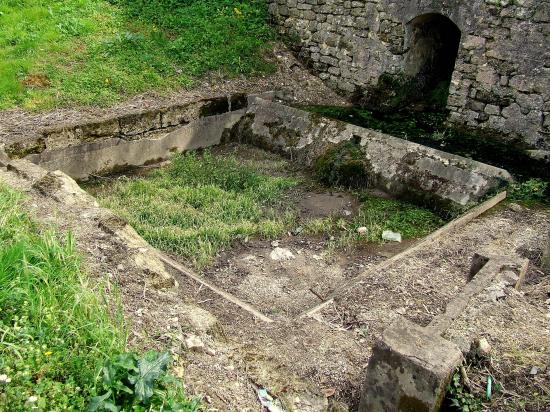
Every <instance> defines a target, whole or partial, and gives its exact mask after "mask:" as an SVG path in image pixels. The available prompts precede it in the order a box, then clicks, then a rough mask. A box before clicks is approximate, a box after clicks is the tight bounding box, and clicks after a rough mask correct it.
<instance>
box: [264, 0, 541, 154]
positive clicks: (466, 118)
mask: <svg viewBox="0 0 550 412" xmlns="http://www.w3.org/2000/svg"><path fill="white" fill-rule="evenodd" d="M270 11H271V15H272V18H273V21H274V23H275V24H276V25H277V27H278V28H279V31H280V32H281V33H283V34H284V35H285V36H286V37H287V39H288V42H289V44H290V45H291V47H293V48H294V49H295V50H296V52H297V53H298V54H299V56H300V57H301V58H302V59H304V61H307V62H308V64H309V66H310V67H311V69H312V70H313V71H315V72H316V73H318V75H319V76H320V77H321V79H324V80H325V81H326V82H327V83H328V84H329V85H330V86H332V87H333V88H334V89H337V90H339V91H340V92H342V93H345V94H347V95H349V96H352V97H354V98H356V99H358V101H359V102H360V103H361V104H364V105H366V106H369V105H371V106H374V107H380V105H381V104H382V105H384V104H387V105H388V108H390V109H391V108H395V107H402V106H403V105H407V104H408V103H410V102H411V101H414V100H418V98H421V97H426V94H427V93H429V92H434V93H436V94H438V95H439V97H441V95H442V94H443V98H444V99H445V98H446V96H445V94H446V93H447V92H448V93H449V96H448V99H447V100H446V106H447V109H448V110H449V111H450V114H449V121H450V122H451V123H452V124H454V125H455V126H457V127H467V128H475V129H476V130H478V131H479V130H483V131H486V132H488V133H489V134H490V133H491V132H492V134H493V135H494V136H497V137H498V138H508V139H517V140H519V141H521V142H522V143H523V144H525V145H526V146H528V147H529V148H530V149H532V150H548V149H550V112H549V111H548V104H549V102H550V86H549V84H550V82H549V81H548V79H549V70H550V68H549V66H548V51H547V46H545V44H546V37H547V36H548V21H549V10H548V3H547V2H544V1H536V0H527V1H522V2H521V3H518V2H509V1H492V0H476V1H460V0H450V1H431V0H418V1H416V0H415V1H410V0H407V1H392V0H369V1H344V0H272V1H271V2H270ZM392 87H393V91H392V90H391V89H392ZM388 102H389V104H388Z"/></svg>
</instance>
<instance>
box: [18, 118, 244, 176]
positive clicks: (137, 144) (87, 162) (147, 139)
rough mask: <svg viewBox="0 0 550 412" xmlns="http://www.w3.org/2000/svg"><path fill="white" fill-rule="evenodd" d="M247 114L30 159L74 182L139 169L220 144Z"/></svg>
mask: <svg viewBox="0 0 550 412" xmlns="http://www.w3.org/2000/svg"><path fill="white" fill-rule="evenodd" d="M243 114H244V111H242V110H239V111H236V112H229V113H225V114H222V115H218V116H209V117H205V118H201V119H198V120H195V121H193V122H190V123H189V124H187V125H185V126H181V127H179V128H177V129H175V130H173V131H171V132H168V133H166V132H164V133H162V132H158V131H157V133H156V134H152V133H150V134H147V135H145V136H142V137H141V138H140V139H139V140H125V139H122V138H118V137H115V138H107V139H101V140H98V141H95V142H92V143H81V144H80V145H77V146H68V147H65V148H61V147H60V148H58V149H47V150H44V151H43V152H42V153H38V154H30V155H28V156H27V157H26V159H27V160H30V161H31V162H33V163H35V164H39V165H40V166H42V167H43V168H45V169H46V170H62V171H63V172H65V173H67V174H68V175H69V176H71V177H72V178H74V179H80V180H82V179H86V178H88V177H89V176H90V175H105V174H108V173H111V172H113V171H115V170H117V169H124V168H129V167H136V166H141V165H146V164H149V163H155V162H159V161H162V160H165V159H167V158H168V157H169V156H170V155H172V154H174V153H181V152H184V151H187V150H196V149H200V148H204V147H209V146H213V145H216V144H219V143H220V141H221V140H222V135H223V133H224V131H225V130H226V129H230V128H231V127H233V126H234V125H235V123H236V122H237V121H238V120H239V119H240V118H241V117H242V115H243Z"/></svg>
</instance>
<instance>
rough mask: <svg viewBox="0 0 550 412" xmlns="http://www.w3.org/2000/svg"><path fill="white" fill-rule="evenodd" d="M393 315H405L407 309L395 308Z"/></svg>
mask: <svg viewBox="0 0 550 412" xmlns="http://www.w3.org/2000/svg"><path fill="white" fill-rule="evenodd" d="M395 313H397V314H398V315H402V316H404V315H406V314H407V308H397V309H396V310H395Z"/></svg>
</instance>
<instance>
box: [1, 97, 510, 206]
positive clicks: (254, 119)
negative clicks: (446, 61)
mask: <svg viewBox="0 0 550 412" xmlns="http://www.w3.org/2000/svg"><path fill="white" fill-rule="evenodd" d="M262 97H265V98H261V97H258V96H251V97H249V98H246V97H245V96H243V95H235V96H229V97H222V98H216V99H208V100H200V101H197V102H194V103H190V104H186V105H181V106H174V107H169V108H164V109H161V110H154V111H149V112H140V113H134V114H129V115H124V116H121V117H117V118H108V119H101V120H98V121H97V122H94V123H87V124H82V125H72V126H63V127H59V128H56V129H51V130H48V131H45V132H44V133H43V134H42V135H41V136H39V137H37V138H31V139H29V140H28V141H26V142H23V143H21V142H18V143H15V144H12V145H10V146H7V147H5V151H6V153H7V154H8V155H9V157H10V158H12V159H13V158H22V157H24V158H26V159H27V160H30V161H31V162H33V163H35V164H38V165H40V166H42V167H44V168H45V169H47V170H50V171H54V170H61V171H63V172H65V173H67V174H68V175H69V176H71V177H73V178H75V179H86V178H88V177H89V176H90V175H102V174H108V173H111V172H113V171H116V170H120V169H124V168H128V167H135V166H141V165H145V164H148V163H154V162H159V161H162V160H165V159H167V158H169V157H170V156H171V155H172V154H173V153H179V152H183V151H187V150H195V149H199V148H203V147H208V146H213V145H216V144H219V143H221V142H223V141H239V142H245V143H250V144H255V145H258V146H261V147H264V148H266V149H268V150H274V151H278V152H281V153H283V154H285V155H287V156H289V157H291V158H293V159H294V160H297V161H299V162H300V163H302V164H304V165H306V166H312V165H313V164H314V162H315V161H316V160H317V159H319V158H320V157H322V156H323V155H326V154H327V153H329V152H330V150H331V149H334V148H338V145H339V144H342V143H351V144H352V145H356V147H357V148H358V149H359V153H360V156H361V160H360V164H361V165H362V166H361V167H363V168H364V172H365V174H366V175H367V178H368V179H367V180H368V181H369V184H371V185H373V186H374V187H378V188H380V189H382V190H384V191H387V192H389V193H391V194H393V195H396V196H398V197H405V198H411V199H412V200H415V201H418V202H421V203H427V204H429V205H430V206H432V207H435V208H441V209H444V210H453V211H455V210H461V209H464V208H467V207H470V206H472V205H473V204H476V203H478V202H479V201H480V200H482V199H483V197H485V196H487V195H489V194H491V193H492V192H494V191H496V190H498V189H499V188H501V187H502V186H504V185H505V184H507V182H510V181H511V180H512V178H511V176H510V175H509V173H508V172H506V171H505V170H502V169H498V168H496V167H492V166H488V165H485V164H483V163H479V162H476V161H473V160H470V159H466V158H463V157H460V156H454V155H451V154H449V153H445V152H442V151H439V150H435V149H431V148H429V147H426V146H422V145H419V144H416V143H411V142H408V141H406V140H403V139H398V138H395V137H392V136H390V135H387V134H383V133H379V132H376V131H374V130H369V129H364V128H361V127H358V126H353V125H350V124H347V123H344V122H340V121H337V120H330V119H327V118H323V117H321V116H319V115H316V114H312V113H308V112H305V111H302V110H299V109H295V108H292V107H289V106H285V105H283V104H279V103H274V102H272V101H270V100H266V98H271V97H272V96H271V95H270V94H266V95H262Z"/></svg>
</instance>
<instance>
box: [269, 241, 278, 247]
mask: <svg viewBox="0 0 550 412" xmlns="http://www.w3.org/2000/svg"><path fill="white" fill-rule="evenodd" d="M271 246H273V247H279V241H278V240H274V241H273V242H271Z"/></svg>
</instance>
